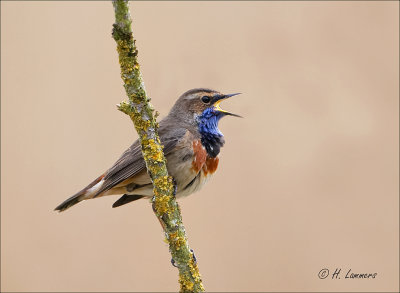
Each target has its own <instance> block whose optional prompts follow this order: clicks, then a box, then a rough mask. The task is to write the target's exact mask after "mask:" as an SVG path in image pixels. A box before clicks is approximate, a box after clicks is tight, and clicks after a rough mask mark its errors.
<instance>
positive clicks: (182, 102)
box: [169, 88, 240, 126]
mask: <svg viewBox="0 0 400 293" xmlns="http://www.w3.org/2000/svg"><path fill="white" fill-rule="evenodd" d="M238 94H239V93H236V94H229V95H224V94H222V93H220V92H217V91H214V90H211V89H207V88H196V89H192V90H189V91H187V92H185V93H184V94H183V95H182V96H180V97H179V99H178V100H177V101H176V102H175V105H174V106H173V107H172V109H171V112H170V114H169V116H173V117H174V118H175V119H177V120H180V122H184V123H185V124H186V123H187V124H190V125H193V126H195V125H197V124H198V122H199V119H200V117H202V116H203V117H204V115H208V116H210V115H211V116H213V115H214V116H217V117H218V120H219V119H220V118H221V117H223V116H226V115H230V116H236V117H240V116H239V115H236V114H232V113H229V112H227V111H224V110H222V109H221V107H220V103H221V102H222V101H223V100H226V99H228V98H230V97H232V96H235V95H238Z"/></svg>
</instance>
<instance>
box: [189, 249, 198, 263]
mask: <svg viewBox="0 0 400 293" xmlns="http://www.w3.org/2000/svg"><path fill="white" fill-rule="evenodd" d="M190 252H191V253H192V257H193V262H194V264H197V258H196V256H195V255H194V251H193V249H190Z"/></svg>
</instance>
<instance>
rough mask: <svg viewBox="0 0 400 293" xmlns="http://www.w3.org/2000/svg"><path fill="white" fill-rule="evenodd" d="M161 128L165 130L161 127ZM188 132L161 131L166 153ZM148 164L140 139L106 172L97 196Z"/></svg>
mask: <svg viewBox="0 0 400 293" xmlns="http://www.w3.org/2000/svg"><path fill="white" fill-rule="evenodd" d="M160 130H163V129H162V128H161V127H160ZM186 132H187V130H186V129H184V128H182V129H174V130H173V131H171V132H167V131H162V132H161V131H160V140H161V142H162V144H163V145H164V154H165V155H167V154H168V153H169V152H171V151H172V150H173V149H174V148H175V146H176V145H177V143H178V142H179V141H180V140H181V138H182V137H183V136H184V135H185V133H186ZM145 168H146V164H145V162H144V159H143V155H142V150H141V146H140V143H139V140H136V141H135V142H134V143H133V144H132V145H131V146H130V147H129V148H128V149H127V150H126V151H125V152H124V153H123V154H122V156H121V157H120V158H119V159H118V160H117V161H116V162H115V164H114V165H113V166H112V167H111V168H110V169H109V170H108V171H107V172H106V173H105V176H104V178H103V180H104V183H103V185H102V187H101V188H100V189H99V190H98V192H97V193H96V196H97V195H98V194H100V193H102V192H104V191H106V190H109V189H111V188H113V187H114V186H115V185H117V184H119V183H121V182H122V181H124V180H126V179H128V178H131V177H133V176H135V175H136V174H138V173H140V172H141V171H143V170H145Z"/></svg>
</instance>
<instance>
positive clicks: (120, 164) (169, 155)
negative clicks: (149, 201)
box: [55, 88, 241, 212]
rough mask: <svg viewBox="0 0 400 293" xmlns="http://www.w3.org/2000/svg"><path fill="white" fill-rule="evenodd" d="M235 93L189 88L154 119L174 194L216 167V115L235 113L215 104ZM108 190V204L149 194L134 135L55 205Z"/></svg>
mask: <svg viewBox="0 0 400 293" xmlns="http://www.w3.org/2000/svg"><path fill="white" fill-rule="evenodd" d="M238 94H240V93H235V94H227V95H225V94H222V93H220V92H218V91H215V90H211V89H208V88H195V89H191V90H189V91H187V92H185V93H184V94H182V95H181V96H180V97H179V98H178V99H177V101H176V102H175V104H174V105H173V107H172V108H171V110H170V112H169V114H168V115H167V116H166V117H165V118H164V119H162V120H161V121H160V123H159V128H158V134H159V137H160V141H161V143H162V144H163V146H164V155H165V157H166V160H167V170H168V173H169V175H171V176H172V177H173V179H174V182H175V196H176V198H180V197H185V196H188V195H190V194H192V193H194V192H196V191H198V190H200V188H201V187H202V186H203V185H204V184H205V183H206V182H207V181H208V180H209V179H210V177H211V176H212V175H213V174H214V173H215V172H216V170H217V168H218V164H219V157H218V155H219V153H220V150H221V148H222V147H223V146H224V144H225V139H224V135H223V134H222V132H221V131H220V130H219V129H218V123H219V121H220V119H221V118H222V117H225V116H235V117H241V116H240V115H237V114H233V113H230V112H227V111H225V110H222V109H221V107H220V103H221V102H222V101H223V100H226V99H228V98H230V97H233V96H236V95H238ZM108 195H122V196H121V197H120V198H119V199H118V200H117V201H116V202H115V203H114V204H113V206H112V207H113V208H115V207H119V206H122V205H125V204H127V203H130V202H132V201H135V200H138V199H141V198H151V197H152V196H153V185H152V182H151V179H150V176H149V174H148V173H147V169H146V164H145V161H144V159H143V155H142V151H141V145H140V142H139V140H136V141H135V142H134V143H133V144H132V145H131V146H130V147H129V148H128V149H127V150H126V151H125V152H124V153H123V154H122V155H121V157H120V158H119V159H118V160H117V161H116V162H115V163H114V164H113V165H112V167H111V168H109V169H108V170H107V171H106V172H104V173H103V174H102V175H100V176H98V177H97V178H96V179H95V180H94V181H93V182H91V183H90V184H89V185H88V186H86V187H85V188H84V189H82V190H81V191H79V192H78V193H76V194H75V195H73V196H71V197H70V198H68V199H67V200H65V201H64V202H62V203H61V204H60V205H58V206H57V207H56V208H55V210H56V211H59V212H62V211H65V210H66V209H68V208H70V207H72V206H74V205H76V204H77V203H79V202H81V201H84V200H88V199H94V198H99V197H103V196H108Z"/></svg>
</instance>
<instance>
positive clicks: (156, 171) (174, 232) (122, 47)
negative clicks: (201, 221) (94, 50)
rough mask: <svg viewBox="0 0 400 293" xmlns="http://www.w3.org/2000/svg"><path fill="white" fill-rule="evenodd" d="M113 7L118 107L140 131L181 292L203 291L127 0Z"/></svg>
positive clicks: (157, 210) (118, 0)
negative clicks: (120, 87) (122, 96)
mask: <svg viewBox="0 0 400 293" xmlns="http://www.w3.org/2000/svg"><path fill="white" fill-rule="evenodd" d="M113 6H114V11H115V23H114V24H113V33H112V35H113V38H114V40H115V41H116V42H117V51H118V56H119V63H120V66H121V77H122V80H123V81H124V87H125V91H126V94H127V96H128V98H129V101H127V102H122V103H120V104H119V105H118V109H119V110H120V111H122V112H124V113H125V114H127V115H129V117H130V118H131V119H132V121H133V124H134V125H135V128H136V131H137V132H138V134H139V139H140V142H141V146H142V152H143V158H144V160H145V162H146V167H147V170H148V172H149V174H150V177H151V178H152V182H153V186H154V195H155V196H154V197H153V199H152V203H153V210H154V212H155V214H156V216H157V218H158V219H159V220H160V223H161V225H162V227H163V229H164V232H165V237H166V241H167V242H168V244H169V250H170V252H171V255H172V259H173V260H174V262H175V265H176V266H177V267H178V269H179V283H180V285H181V292H200V291H204V287H203V285H202V281H201V277H200V273H199V270H198V267H197V264H196V261H195V259H194V255H193V253H192V252H191V250H190V247H189V244H188V241H187V238H186V233H185V227H184V226H183V223H182V217H181V213H180V209H179V206H178V203H177V202H176V200H175V196H174V184H173V179H172V177H171V176H169V175H168V170H167V166H166V160H165V157H164V154H163V151H162V149H163V146H162V144H161V142H160V139H159V137H158V134H157V127H158V124H157V122H156V119H155V116H154V115H153V111H154V110H153V107H152V105H151V104H150V102H149V98H148V97H147V94H146V90H145V88H144V83H143V79H142V76H141V73H140V67H139V63H138V61H137V54H138V51H137V49H136V44H135V40H134V38H133V34H132V29H131V24H132V20H131V17H130V14H129V7H128V1H127V0H113Z"/></svg>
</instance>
